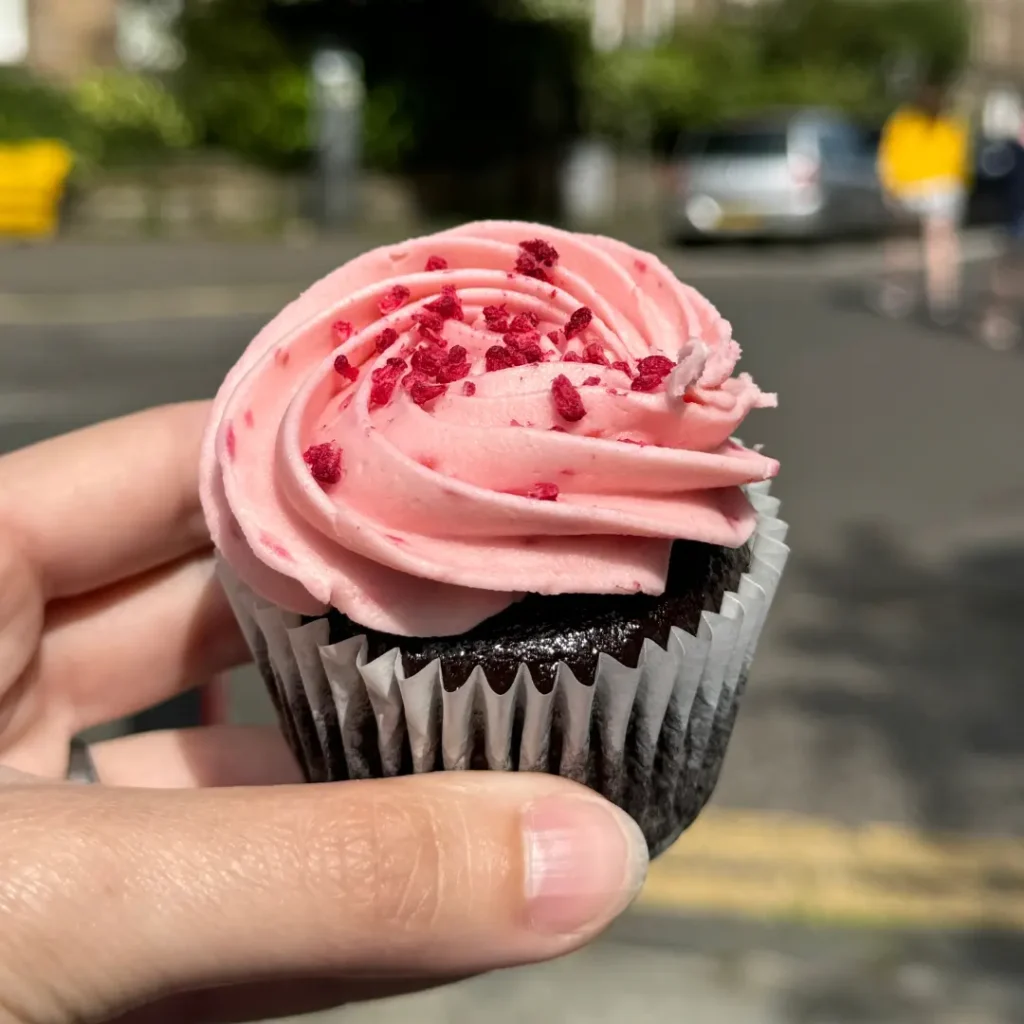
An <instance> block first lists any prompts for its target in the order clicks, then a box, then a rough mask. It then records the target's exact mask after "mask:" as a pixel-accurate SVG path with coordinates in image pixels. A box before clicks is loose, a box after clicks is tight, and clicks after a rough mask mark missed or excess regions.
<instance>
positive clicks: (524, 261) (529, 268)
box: [516, 252, 550, 283]
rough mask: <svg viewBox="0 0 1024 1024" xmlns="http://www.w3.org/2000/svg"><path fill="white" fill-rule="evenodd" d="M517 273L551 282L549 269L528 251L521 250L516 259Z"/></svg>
mask: <svg viewBox="0 0 1024 1024" xmlns="http://www.w3.org/2000/svg"><path fill="white" fill-rule="evenodd" d="M516 273H517V274H522V275H523V277H535V278H536V279H537V280H538V281H544V282H546V283H550V278H549V277H548V275H547V271H545V269H544V268H543V267H542V266H541V265H540V264H539V263H538V262H537V261H536V260H535V259H534V258H533V256H531V255H530V254H529V253H528V252H521V253H520V254H519V258H518V259H517V260H516Z"/></svg>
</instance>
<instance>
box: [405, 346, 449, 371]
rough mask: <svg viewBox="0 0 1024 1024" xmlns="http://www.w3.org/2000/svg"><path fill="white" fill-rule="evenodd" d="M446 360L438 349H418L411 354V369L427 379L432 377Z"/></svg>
mask: <svg viewBox="0 0 1024 1024" xmlns="http://www.w3.org/2000/svg"><path fill="white" fill-rule="evenodd" d="M446 358H447V357H446V356H445V353H444V352H443V351H441V350H440V349H438V348H434V347H431V348H418V349H416V351H415V352H413V354H412V368H413V369H414V370H419V372H420V373H424V374H426V375H427V376H428V377H434V376H436V375H437V371H438V370H440V369H441V367H442V366H443V365H444V364H445V361H446Z"/></svg>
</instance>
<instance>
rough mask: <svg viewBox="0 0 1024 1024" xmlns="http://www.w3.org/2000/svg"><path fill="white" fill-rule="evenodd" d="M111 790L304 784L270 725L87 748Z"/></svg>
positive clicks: (170, 733) (158, 735)
mask: <svg viewBox="0 0 1024 1024" xmlns="http://www.w3.org/2000/svg"><path fill="white" fill-rule="evenodd" d="M89 749H90V753H91V754H92V758H93V762H94V764H95V765H96V771H97V773H98V775H99V777H100V780H101V781H102V782H103V784H104V785H107V786H130V787H136V788H142V789H196V788H201V789H203V788H208V787H214V786H279V785H289V784H296V785H297V784H298V783H300V782H302V772H301V771H300V770H299V766H298V765H297V764H296V763H295V759H294V758H293V757H292V755H291V752H290V751H289V750H288V744H287V743H285V740H284V737H283V736H282V735H281V733H280V731H279V730H278V729H276V728H274V727H272V726H245V725H218V726H212V727H210V728H207V729H177V730H167V731H164V732H146V733H140V734H138V735H136V736H124V737H122V738H120V739H116V740H107V741H106V742H105V743H96V744H93V746H92V747H90V748H89Z"/></svg>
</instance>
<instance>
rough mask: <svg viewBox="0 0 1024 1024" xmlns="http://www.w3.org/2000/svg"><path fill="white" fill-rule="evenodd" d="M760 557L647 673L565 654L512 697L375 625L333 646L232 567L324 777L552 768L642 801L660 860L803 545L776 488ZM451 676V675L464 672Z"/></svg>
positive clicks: (706, 770)
mask: <svg viewBox="0 0 1024 1024" xmlns="http://www.w3.org/2000/svg"><path fill="white" fill-rule="evenodd" d="M747 495H748V497H749V498H750V501H751V502H752V504H753V505H754V507H755V509H756V510H757V513H758V521H757V530H756V533H755V535H754V537H753V540H752V544H751V558H750V565H749V568H748V570H747V572H745V573H744V574H743V576H742V577H741V580H740V584H739V587H738V588H737V589H736V591H730V592H728V593H726V594H725V595H724V597H723V599H722V603H721V607H720V608H719V610H718V611H717V612H703V613H702V615H701V621H700V626H699V628H698V630H697V635H696V636H693V635H691V634H690V633H687V632H685V631H684V630H682V629H679V628H673V629H672V630H671V634H670V639H669V643H668V646H667V649H664V648H662V647H661V646H659V645H658V644H656V643H654V642H653V641H651V640H647V641H645V643H644V646H643V650H642V652H641V655H640V658H639V661H638V664H637V667H636V668H629V667H627V666H625V665H622V664H621V663H620V662H618V661H616V660H615V659H614V658H612V657H611V656H609V655H607V654H601V655H600V656H599V658H598V664H597V669H596V671H595V674H594V678H593V679H591V680H590V681H589V682H587V683H585V682H583V681H581V680H579V679H577V678H576V677H575V676H574V675H573V673H572V671H571V670H570V669H569V668H568V666H566V665H564V664H559V665H558V668H557V671H556V675H555V683H554V686H553V688H552V689H551V690H550V692H547V693H543V692H541V691H540V690H539V689H538V688H537V687H536V686H535V685H534V683H533V680H532V678H531V676H530V670H529V668H528V667H527V666H526V665H525V664H522V665H520V666H519V670H518V673H517V674H516V677H515V681H514V683H513V685H512V686H511V688H509V689H508V690H506V692H504V693H499V692H497V691H496V690H495V689H493V688H492V687H491V686H490V685H489V683H488V681H487V677H486V675H485V674H484V670H483V669H482V668H481V667H480V666H477V667H476V668H475V669H474V670H473V671H472V673H471V674H470V675H469V677H468V678H467V679H466V680H465V682H464V683H463V684H462V685H460V686H458V687H457V688H454V689H446V688H445V686H444V685H443V682H442V666H441V663H440V662H439V661H435V662H433V663H432V664H430V665H428V666H427V667H426V668H424V669H422V670H421V671H419V672H417V673H415V674H414V675H411V676H408V677H406V675H405V672H404V670H403V664H402V659H401V656H400V652H399V650H398V648H395V649H393V650H390V651H388V652H387V653H386V654H384V655H382V656H380V657H379V658H376V659H375V660H373V661H368V660H367V642H366V638H365V637H362V636H355V637H350V638H348V639H345V640H342V641H341V642H340V643H331V638H330V626H329V622H328V619H327V617H326V616H325V617H322V618H319V619H314V620H312V621H305V622H303V620H302V618H301V617H300V616H298V615H295V614H294V613H292V612H286V611H282V610H281V609H279V608H277V607H275V606H274V605H272V604H270V603H269V602H267V601H265V600H263V599H262V598H260V597H259V596H257V595H256V594H255V593H253V591H252V590H250V589H249V588H248V587H247V586H246V585H245V584H243V583H242V582H241V581H240V580H239V579H238V578H237V577H236V576H235V575H234V573H233V572H232V570H231V569H230V567H229V566H228V565H227V564H226V563H224V562H223V561H222V562H221V563H220V566H219V569H220V576H221V580H222V583H223V585H224V588H225V590H226V591H227V594H228V597H229V599H230V601H231V604H232V606H233V608H234V611H235V614H236V616H237V617H238V620H239V622H240V624H241V626H242V629H243V631H244V633H245V636H246V639H247V641H248V643H249V646H250V647H251V649H252V652H253V655H254V657H255V661H256V664H257V666H258V668H259V670H260V673H261V675H262V676H263V679H264V681H265V682H266V684H267V688H268V690H269V692H270V696H271V698H272V700H273V702H274V705H275V707H276V709H277V712H278V716H279V718H280V721H281V726H282V729H283V731H284V733H285V736H286V738H287V740H288V743H289V745H290V746H291V749H292V751H293V753H294V754H295V756H296V758H297V759H298V761H299V764H300V765H301V767H302V770H303V772H304V774H305V776H306V778H307V779H308V780H309V781H310V782H331V781H342V780H346V779H361V778H379V777H386V776H392V775H400V774H407V773H410V772H428V771H435V770H441V769H444V770H447V771H458V770H460V769H468V768H473V769H481V768H482V769H491V770H494V771H542V772H552V773H555V774H558V775H564V776H566V777H567V778H570V779H574V780H576V781H578V782H581V783H584V784H585V785H587V786H590V787H591V788H592V789H595V790H597V791H598V792H599V793H602V794H603V795H604V796H606V797H608V799H610V800H612V801H614V802H615V803H616V804H618V805H619V806H620V807H622V808H623V809H624V810H626V811H627V812H628V813H629V814H630V815H632V816H633V818H635V819H636V821H637V822H638V823H639V824H640V827H641V828H642V829H643V832H644V835H645V836H646V838H647V842H648V845H649V847H650V849H651V853H652V855H655V856H656V855H657V854H658V853H660V852H662V851H663V850H664V849H666V848H667V847H668V846H670V845H671V844H672V843H673V842H674V841H675V840H676V839H677V838H678V836H679V835H680V834H681V833H682V832H683V830H684V829H686V828H687V827H688V826H689V825H690V824H691V823H692V822H693V821H694V819H695V818H696V817H697V815H698V814H699V813H700V811H701V809H702V808H703V806H704V805H705V804H706V803H707V800H708V798H709V797H710V796H711V793H712V791H713V790H714V787H715V783H716V782H717V781H718V776H719V773H720V771H721V767H722V761H723V758H724V756H725V750H726V746H727V745H728V742H729V737H730V735H731V734H732V729H733V724H734V723H735V721H736V712H737V710H738V707H739V703H740V700H741V698H742V696H743V691H744V689H745V688H746V684H747V675H748V672H749V669H750V664H751V661H752V660H753V656H754V651H755V648H756V647H757V642H758V639H759V637H760V634H761V629H762V627H763V626H764V622H765V617H766V615H767V613H768V609H769V607H770V606H771V603H772V599H773V598H774V596H775V592H776V589H777V588H778V585H779V580H780V578H781V576H782V571H783V568H784V567H785V564H786V559H787V556H788V555H789V548H788V547H787V546H786V544H785V538H786V532H787V526H786V524H785V523H784V522H783V521H782V520H781V519H779V518H778V512H779V501H778V499H777V498H773V497H771V495H770V494H769V485H768V483H763V484H754V485H751V486H750V487H748V488H747ZM449 685H451V683H449Z"/></svg>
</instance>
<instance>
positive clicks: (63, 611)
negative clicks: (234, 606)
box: [37, 555, 248, 731]
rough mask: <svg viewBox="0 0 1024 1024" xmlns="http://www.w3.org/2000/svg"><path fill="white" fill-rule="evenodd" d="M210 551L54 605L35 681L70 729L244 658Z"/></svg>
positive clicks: (162, 696) (146, 703) (130, 709)
mask: <svg viewBox="0 0 1024 1024" xmlns="http://www.w3.org/2000/svg"><path fill="white" fill-rule="evenodd" d="M247 658H248V652H247V649H246V647H245V643H244V641H243V639H242V636H241V633H240V632H239V629H238V626H237V624H236V621H235V617H234V615H233V613H232V611H231V607H230V605H229V604H228V601H227V598H226V597H225V596H224V592H223V590H222V589H221V586H220V584H219V583H218V582H217V580H216V576H215V572H214V562H213V558H212V556H209V555H193V556H190V557H188V558H185V559H183V560H182V561H179V562H177V563H174V564H171V565H166V566H163V567H162V568H160V569H155V570H153V571H151V572H149V573H147V574H145V575H143V576H138V577H135V578H133V579H130V580H128V581H126V582H123V583H118V584H115V585H113V586H111V587H107V588H106V589H105V590H102V591H98V592H96V593H93V594H89V595H87V596H85V597H79V598H74V599H71V600H68V601H61V602H57V603H55V604H53V605H51V606H50V609H49V611H48V614H47V619H46V628H45V631H44V634H43V640H42V644H41V647H40V655H39V662H38V669H37V672H38V675H37V685H40V686H42V687H43V688H44V689H45V691H46V692H47V693H49V694H53V695H55V696H56V697H58V698H59V699H60V700H61V701H62V702H63V703H64V704H65V705H66V706H68V707H70V709H71V714H72V715H73V719H74V728H75V731H79V730H82V729H86V728H89V727H91V726H93V725H99V724H101V723H103V722H109V721H111V720H112V719H114V718H120V717H122V716H124V715H130V714H134V713H135V712H137V711H140V710H142V709H144V708H147V707H151V706H152V705H154V704H157V703H159V702H160V701H163V700H166V699H167V698H168V697H172V696H174V695H175V694H177V693H179V692H181V691H182V690H186V689H190V688H192V687H194V686H197V685H199V684H201V683H204V682H206V681H207V680H209V679H210V678H212V677H213V676H215V675H217V674H218V673H220V672H223V671H224V670H226V669H228V668H231V667H232V666H234V665H238V664H240V663H242V662H243V661H245V660H247Z"/></svg>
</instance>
